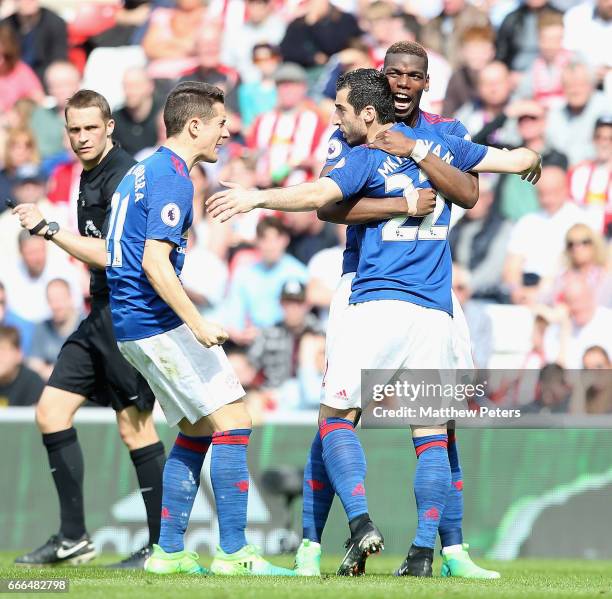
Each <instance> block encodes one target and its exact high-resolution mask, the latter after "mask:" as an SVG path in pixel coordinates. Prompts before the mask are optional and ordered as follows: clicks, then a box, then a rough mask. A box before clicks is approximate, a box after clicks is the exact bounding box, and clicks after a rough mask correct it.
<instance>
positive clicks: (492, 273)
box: [449, 175, 512, 301]
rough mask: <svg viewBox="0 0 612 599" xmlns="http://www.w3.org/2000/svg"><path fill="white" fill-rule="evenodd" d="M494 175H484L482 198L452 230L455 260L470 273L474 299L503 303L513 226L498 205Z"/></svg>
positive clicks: (480, 184)
mask: <svg viewBox="0 0 612 599" xmlns="http://www.w3.org/2000/svg"><path fill="white" fill-rule="evenodd" d="M495 181H496V180H495V178H494V177H493V176H492V175H480V178H479V188H480V195H479V197H478V202H476V205H475V206H474V207H473V208H472V209H471V210H466V212H465V213H464V215H463V217H462V218H461V220H459V222H458V223H457V224H456V225H455V226H454V227H453V228H452V229H451V230H450V233H449V243H450V247H451V250H452V254H453V260H454V261H455V262H456V263H457V264H458V265H460V266H462V267H463V268H465V269H467V270H468V271H469V272H470V288H471V292H472V296H473V297H476V298H478V299H489V300H494V301H499V299H500V285H501V282H502V271H503V266H504V257H505V255H506V247H507V245H508V241H509V239H510V232H511V230H512V225H511V224H510V223H509V222H508V221H507V220H505V219H504V217H503V216H501V214H500V213H499V210H498V209H497V207H496V206H495V204H494V202H495V195H494V184H495Z"/></svg>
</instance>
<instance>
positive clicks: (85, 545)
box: [15, 534, 97, 566]
mask: <svg viewBox="0 0 612 599" xmlns="http://www.w3.org/2000/svg"><path fill="white" fill-rule="evenodd" d="M96 555H97V551H96V548H95V547H94V544H93V543H92V542H91V539H90V538H89V535H88V534H84V535H83V536H82V537H81V538H80V539H77V540H76V541H74V540H72V539H66V538H65V537H64V536H63V535H61V534H56V535H52V536H51V537H50V538H49V540H48V541H47V542H46V543H45V544H44V545H41V546H40V547H39V548H38V549H34V551H31V552H30V553H26V554H25V555H22V556H21V557H18V558H16V559H15V565H16V566H59V565H70V566H80V565H81V564H86V563H87V562H90V561H91V560H92V559H94V558H95V557H96Z"/></svg>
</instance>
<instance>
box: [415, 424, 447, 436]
mask: <svg viewBox="0 0 612 599" xmlns="http://www.w3.org/2000/svg"><path fill="white" fill-rule="evenodd" d="M411 428H412V437H413V438H419V437H428V436H430V435H445V434H446V432H447V430H446V424H441V425H438V426H412V427H411Z"/></svg>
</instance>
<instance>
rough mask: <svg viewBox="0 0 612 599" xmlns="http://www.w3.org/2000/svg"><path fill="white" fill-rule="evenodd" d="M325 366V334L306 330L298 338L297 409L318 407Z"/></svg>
mask: <svg viewBox="0 0 612 599" xmlns="http://www.w3.org/2000/svg"><path fill="white" fill-rule="evenodd" d="M325 367H326V362H325V335H324V334H323V333H321V332H319V333H316V332H313V331H306V332H305V333H304V334H303V335H302V338H301V339H300V348H299V351H298V367H297V379H298V385H299V397H300V403H299V404H298V406H297V407H298V408H299V409H302V410H314V409H318V408H319V405H320V403H321V384H322V383H323V376H324V375H325Z"/></svg>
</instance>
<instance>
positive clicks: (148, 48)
mask: <svg viewBox="0 0 612 599" xmlns="http://www.w3.org/2000/svg"><path fill="white" fill-rule="evenodd" d="M213 25H214V24H213V23H211V22H208V20H207V15H206V8H205V6H204V2H203V0H176V6H175V7H174V8H165V7H159V8H156V9H154V10H153V12H152V13H151V18H150V20H149V27H148V29H147V33H146V34H145V36H144V39H143V40H142V47H143V49H144V51H145V54H146V55H147V58H148V59H149V75H150V76H151V77H153V79H178V78H179V77H182V76H183V75H185V74H187V73H188V72H189V71H192V70H193V69H194V68H195V67H196V66H197V64H198V59H197V57H196V42H197V38H198V35H199V33H200V32H201V31H202V30H203V29H204V27H212V26H213ZM214 26H218V24H217V25H214Z"/></svg>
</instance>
